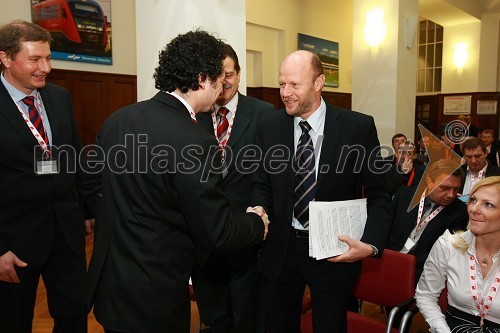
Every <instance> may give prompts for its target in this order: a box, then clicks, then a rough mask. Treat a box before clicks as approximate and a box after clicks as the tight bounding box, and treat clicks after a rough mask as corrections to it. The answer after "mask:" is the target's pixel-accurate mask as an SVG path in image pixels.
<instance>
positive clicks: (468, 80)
mask: <svg viewBox="0 0 500 333" xmlns="http://www.w3.org/2000/svg"><path fill="white" fill-rule="evenodd" d="M480 37H481V23H480V22H479V23H469V24H462V25H456V26H448V27H446V28H445V29H444V33H443V76H442V84H441V93H443V94H446V93H461V92H474V91H478V80H479V76H478V75H479V74H478V73H479V50H480ZM458 43H466V44H467V45H468V48H467V50H468V53H469V58H468V60H467V63H466V64H465V66H464V68H463V69H462V70H458V69H457V68H456V67H455V65H454V63H453V53H454V51H455V45H456V44H458ZM496 63H498V60H497V61H496ZM496 63H495V66H496Z"/></svg>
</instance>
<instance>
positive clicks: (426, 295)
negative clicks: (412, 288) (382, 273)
mask: <svg viewBox="0 0 500 333" xmlns="http://www.w3.org/2000/svg"><path fill="white" fill-rule="evenodd" d="M461 237H462V238H463V239H464V240H465V242H466V243H467V244H468V245H469V248H468V250H467V251H460V250H459V249H457V248H455V247H453V245H452V244H451V239H452V235H451V233H450V232H449V231H448V230H446V231H445V232H444V234H443V235H442V236H441V237H439V239H438V240H437V241H436V243H435V244H434V246H433V247H432V250H431V252H430V253H429V256H428V257H427V260H426V262H425V265H424V270H423V273H422V276H421V277H420V280H419V281H418V285H417V290H416V293H415V297H416V299H417V306H418V309H419V310H420V312H421V313H422V314H423V316H424V318H425V320H426V321H427V323H428V324H429V326H430V332H431V333H449V332H451V331H450V328H449V327H448V324H447V323H446V319H445V316H444V314H443V313H442V312H441V309H440V307H439V305H438V298H439V295H440V294H441V291H442V290H443V288H444V287H445V283H446V286H447V287H448V304H449V305H451V306H453V307H454V308H456V309H458V310H460V311H463V312H466V313H469V314H472V315H475V316H479V311H478V310H477V309H476V306H475V305H474V301H473V300H472V295H471V292H470V282H469V281H470V279H469V268H468V266H469V255H472V256H474V258H476V238H475V236H474V235H473V234H472V233H471V232H470V231H466V232H465V233H463V234H462V235H461ZM499 257H500V255H499V254H498V253H497V255H495V256H494V257H493V258H492V260H493V265H492V266H491V268H490V270H489V272H488V275H487V276H486V278H485V279H484V280H483V278H482V274H481V265H480V264H479V263H478V262H477V258H476V269H477V271H478V274H477V284H478V286H480V287H481V290H482V293H483V295H486V294H487V293H488V290H489V288H490V285H491V283H492V281H493V278H494V277H495V274H496V272H497V270H498V268H499ZM485 319H486V320H489V321H492V322H495V323H500V296H499V297H496V298H495V299H494V301H493V304H492V307H491V309H490V311H489V312H488V314H487V315H486V317H485Z"/></svg>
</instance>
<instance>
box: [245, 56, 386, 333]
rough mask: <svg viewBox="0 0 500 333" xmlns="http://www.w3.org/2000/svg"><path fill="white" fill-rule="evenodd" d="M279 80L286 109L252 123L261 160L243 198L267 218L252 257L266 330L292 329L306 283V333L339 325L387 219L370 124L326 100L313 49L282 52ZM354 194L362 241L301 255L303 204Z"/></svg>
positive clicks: (305, 233) (342, 327) (381, 243)
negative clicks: (361, 211)
mask: <svg viewBox="0 0 500 333" xmlns="http://www.w3.org/2000/svg"><path fill="white" fill-rule="evenodd" d="M279 83H280V94H281V98H282V100H283V103H284V104H285V108H284V109H281V110H279V111H277V112H273V113H271V114H270V115H268V116H265V117H263V118H262V119H261V121H260V122H259V125H258V127H257V136H256V142H257V145H258V146H259V147H260V149H261V150H262V151H263V152H264V153H265V158H264V159H263V160H262V161H261V163H260V165H259V168H258V170H257V171H256V173H255V175H254V184H253V185H254V186H253V189H252V204H253V205H254V206H260V208H261V209H263V210H265V211H266V212H268V213H269V214H270V215H269V216H270V219H272V221H273V224H272V227H271V228H270V229H269V234H268V237H267V241H266V242H265V244H264V245H263V249H262V253H261V256H260V261H259V269H260V271H261V272H262V273H263V274H264V276H265V277H266V285H267V294H268V317H269V329H270V332H273V333H275V332H283V333H285V332H286V333H290V332H299V331H300V305H301V300H302V296H303V293H304V288H305V286H306V284H307V285H309V288H310V290H311V294H312V307H313V312H312V313H313V324H314V332H315V333H318V332H320V333H321V332H330V333H331V332H346V331H347V328H346V327H347V305H348V300H349V295H350V293H351V290H352V289H353V287H354V285H355V284H356V281H357V279H358V277H359V274H360V272H361V261H360V260H361V259H363V258H366V257H369V256H380V255H381V252H382V250H383V248H384V247H385V244H386V239H387V235H388V233H389V229H390V223H391V208H390V194H389V190H388V188H387V184H388V182H387V180H386V177H385V174H384V172H377V167H376V160H375V159H376V157H377V155H378V154H379V153H380V151H379V150H380V148H379V140H378V138H377V131H376V129H375V124H374V121H373V118H372V117H370V116H366V115H363V114H360V113H357V112H353V111H350V110H345V109H341V108H337V107H334V106H332V105H329V104H327V103H325V101H324V100H323V98H322V97H321V91H322V88H323V85H324V83H325V75H324V74H323V67H322V64H321V61H320V60H319V58H318V57H317V56H316V55H315V54H313V53H310V52H307V51H296V52H294V53H292V54H290V55H289V56H288V57H287V58H285V60H284V61H283V63H282V65H281V68H280V73H279ZM304 122H307V123H304ZM305 147H308V148H305ZM296 156H298V158H296ZM294 170H300V172H298V173H295V172H294ZM378 171H380V170H378ZM362 197H365V198H367V200H368V219H367V221H366V228H365V230H364V234H363V236H362V238H361V240H353V239H350V238H349V237H347V236H341V240H342V241H343V242H345V243H347V245H348V246H349V250H348V252H346V253H344V254H342V255H340V256H337V257H334V258H329V259H325V260H316V259H313V258H310V257H309V239H308V238H309V227H308V222H309V221H308V220H309V213H308V206H309V202H310V201H311V200H316V201H341V200H351V199H360V198H362ZM341 223H346V222H343V221H341Z"/></svg>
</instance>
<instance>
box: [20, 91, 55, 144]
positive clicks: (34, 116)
mask: <svg viewBox="0 0 500 333" xmlns="http://www.w3.org/2000/svg"><path fill="white" fill-rule="evenodd" d="M23 103H24V104H26V105H27V106H28V113H29V119H30V121H31V123H32V124H33V126H34V127H35V128H36V130H37V131H38V133H39V134H40V136H41V137H42V139H43V141H44V142H45V144H47V145H48V144H49V138H48V135H47V132H45V127H44V126H43V121H42V118H41V117H40V114H39V113H38V110H37V109H36V106H35V96H26V97H24V98H23Z"/></svg>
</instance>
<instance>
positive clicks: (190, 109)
mask: <svg viewBox="0 0 500 333" xmlns="http://www.w3.org/2000/svg"><path fill="white" fill-rule="evenodd" d="M167 94H170V95H172V96H174V97H175V98H177V99H178V100H179V101H181V103H182V104H184V106H185V107H186V108H187V109H188V111H189V115H190V117H191V118H193V115H196V113H195V112H194V109H193V108H192V107H191V105H189V103H188V102H187V101H186V100H185V99H184V98H182V97H181V96H180V95H177V94H176V93H175V92H174V91H172V92H168V91H167ZM193 119H194V120H196V118H193Z"/></svg>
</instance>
